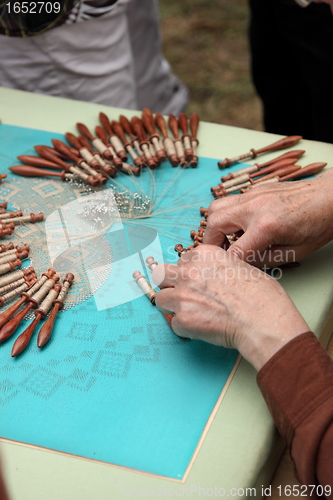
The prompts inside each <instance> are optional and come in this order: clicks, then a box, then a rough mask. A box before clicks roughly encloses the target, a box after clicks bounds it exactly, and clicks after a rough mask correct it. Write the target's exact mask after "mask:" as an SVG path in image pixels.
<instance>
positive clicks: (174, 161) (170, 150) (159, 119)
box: [155, 113, 179, 167]
mask: <svg viewBox="0 0 333 500" xmlns="http://www.w3.org/2000/svg"><path fill="white" fill-rule="evenodd" d="M155 123H156V126H157V127H158V128H159V129H160V131H161V134H162V135H163V145H164V148H165V151H166V154H167V156H168V158H169V161H170V163H171V165H172V166H173V167H177V165H179V161H178V157H177V151H176V148H175V145H174V142H173V140H172V139H171V138H170V137H169V136H168V133H167V128H166V123H165V120H164V118H163V116H162V115H161V113H156V115H155Z"/></svg>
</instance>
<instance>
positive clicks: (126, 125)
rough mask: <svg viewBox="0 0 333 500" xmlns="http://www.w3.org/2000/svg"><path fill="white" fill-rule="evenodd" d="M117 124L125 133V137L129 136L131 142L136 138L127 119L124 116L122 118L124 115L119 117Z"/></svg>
mask: <svg viewBox="0 0 333 500" xmlns="http://www.w3.org/2000/svg"><path fill="white" fill-rule="evenodd" d="M119 123H120V125H121V126H122V127H123V130H124V131H125V133H126V134H127V135H129V136H130V138H131V139H132V140H133V138H134V137H136V136H135V133H134V131H133V130H132V127H131V124H130V122H129V120H128V118H126V116H124V115H120V116H119Z"/></svg>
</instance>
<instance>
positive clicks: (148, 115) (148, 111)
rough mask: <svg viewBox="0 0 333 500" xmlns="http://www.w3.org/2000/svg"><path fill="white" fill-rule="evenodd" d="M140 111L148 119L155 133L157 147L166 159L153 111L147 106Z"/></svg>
mask: <svg viewBox="0 0 333 500" xmlns="http://www.w3.org/2000/svg"><path fill="white" fill-rule="evenodd" d="M142 112H143V113H144V114H145V116H146V119H148V120H149V121H150V124H151V126H152V127H153V129H154V131H155V133H156V134H157V136H158V144H159V149H161V150H163V152H164V156H165V159H166V151H165V149H164V147H163V143H162V140H161V136H160V134H159V133H158V132H157V130H156V127H155V121H154V115H153V112H152V111H151V109H149V108H143V110H142Z"/></svg>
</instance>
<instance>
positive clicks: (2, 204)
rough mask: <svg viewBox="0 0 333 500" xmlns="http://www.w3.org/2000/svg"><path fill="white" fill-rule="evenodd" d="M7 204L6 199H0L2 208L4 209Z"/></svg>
mask: <svg viewBox="0 0 333 500" xmlns="http://www.w3.org/2000/svg"><path fill="white" fill-rule="evenodd" d="M7 205H8V203H7V201H2V202H1V203H0V208H3V209H5V210H6V208H7Z"/></svg>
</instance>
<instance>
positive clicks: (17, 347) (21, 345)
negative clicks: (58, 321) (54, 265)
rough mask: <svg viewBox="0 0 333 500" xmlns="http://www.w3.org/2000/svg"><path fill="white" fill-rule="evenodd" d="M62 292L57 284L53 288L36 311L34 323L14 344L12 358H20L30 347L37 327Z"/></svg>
mask: <svg viewBox="0 0 333 500" xmlns="http://www.w3.org/2000/svg"><path fill="white" fill-rule="evenodd" d="M60 290H61V285H59V284H56V285H54V287H53V288H52V290H50V291H49V293H48V294H47V297H46V298H45V299H44V300H43V302H42V303H41V305H40V306H39V308H38V309H37V310H36V311H35V319H34V320H33V321H32V323H31V324H30V325H29V326H28V328H26V329H25V330H24V332H22V333H21V335H19V336H18V337H17V339H16V340H15V342H14V345H13V348H12V357H15V356H18V355H19V354H21V352H23V351H24V349H25V348H26V347H27V346H28V344H29V342H30V339H31V337H32V334H33V333H34V331H35V329H36V326H37V325H38V323H39V322H40V320H41V319H43V318H45V316H46V315H47V313H48V312H49V310H50V309H51V306H52V302H53V301H54V300H55V299H56V297H57V296H58V295H59V292H60Z"/></svg>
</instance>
